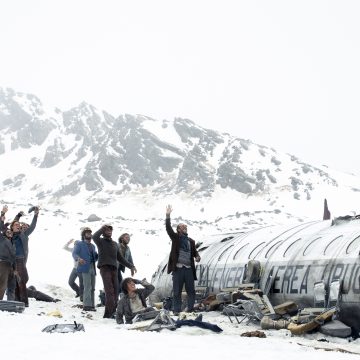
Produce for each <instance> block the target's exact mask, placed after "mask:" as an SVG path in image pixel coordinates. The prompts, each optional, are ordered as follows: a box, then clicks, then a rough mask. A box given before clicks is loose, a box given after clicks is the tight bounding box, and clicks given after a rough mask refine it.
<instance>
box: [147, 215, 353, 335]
mask: <svg viewBox="0 0 360 360" xmlns="http://www.w3.org/2000/svg"><path fill="white" fill-rule="evenodd" d="M198 252H199V254H200V256H201V261H200V263H198V264H197V268H196V271H197V278H198V280H197V282H196V283H195V286H196V287H197V289H199V288H202V289H206V293H207V294H218V293H220V292H223V291H226V289H232V288H238V287H240V286H241V284H244V283H249V282H252V281H253V280H254V279H255V281H256V282H257V283H258V284H257V285H258V288H259V289H261V290H262V291H263V292H264V293H266V294H267V295H268V298H269V300H270V301H271V303H272V304H273V305H278V304H281V303H284V302H285V301H293V302H295V303H296V304H297V305H298V306H299V308H305V307H312V306H314V293H315V287H316V284H319V283H323V285H324V289H325V294H326V295H325V298H324V304H327V303H328V300H329V298H330V296H329V294H330V289H331V285H332V284H333V283H334V282H337V283H339V284H340V288H339V293H338V295H339V296H338V302H337V304H336V305H338V308H339V318H340V320H341V321H342V322H343V323H345V324H347V325H348V326H351V327H352V328H353V329H354V330H355V331H357V332H359V331H360V256H359V252H360V216H345V217H341V218H336V219H334V220H322V221H312V222H306V223H301V224H297V225H293V226H267V227H263V228H259V229H257V230H250V231H246V232H234V233H227V234H222V235H215V236H209V237H208V238H206V239H205V240H204V241H202V242H201V243H199V244H198ZM167 261H168V259H167V258H166V259H164V260H163V262H162V263H161V264H160V265H159V267H158V269H157V271H156V272H155V273H154V274H153V276H152V284H153V285H154V286H155V288H156V291H155V292H154V295H153V297H152V298H151V301H154V302H155V301H160V300H161V299H163V298H166V297H168V296H171V293H172V279H171V275H168V274H167V269H166V267H167ZM254 261H255V263H257V264H259V265H260V268H259V271H258V273H257V274H255V273H254V272H256V271H255V269H254V268H253V267H252V266H250V265H251V264H253V263H254ZM254 274H255V278H254Z"/></svg>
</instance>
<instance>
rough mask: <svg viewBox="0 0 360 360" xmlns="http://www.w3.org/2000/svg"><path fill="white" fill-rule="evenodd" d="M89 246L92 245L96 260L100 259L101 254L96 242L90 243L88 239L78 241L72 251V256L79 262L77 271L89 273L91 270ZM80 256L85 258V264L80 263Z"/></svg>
mask: <svg viewBox="0 0 360 360" xmlns="http://www.w3.org/2000/svg"><path fill="white" fill-rule="evenodd" d="M89 246H91V248H92V250H93V253H94V257H95V258H94V260H95V262H96V261H97V260H98V258H99V256H98V253H97V251H96V247H95V245H94V244H91V243H90V244H89V243H88V242H87V241H86V240H82V241H77V242H76V243H75V246H74V250H73V252H72V256H73V258H74V260H75V261H76V262H77V268H76V271H77V272H78V273H88V272H89V270H90V264H91V257H90V250H89ZM79 258H81V259H83V260H85V264H83V265H81V264H80V263H79Z"/></svg>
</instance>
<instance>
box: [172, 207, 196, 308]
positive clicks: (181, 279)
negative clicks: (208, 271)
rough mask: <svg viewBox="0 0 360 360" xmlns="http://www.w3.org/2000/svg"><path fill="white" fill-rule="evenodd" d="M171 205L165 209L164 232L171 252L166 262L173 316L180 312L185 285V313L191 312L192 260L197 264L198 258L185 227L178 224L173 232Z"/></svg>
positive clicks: (193, 267) (192, 303) (193, 264)
mask: <svg viewBox="0 0 360 360" xmlns="http://www.w3.org/2000/svg"><path fill="white" fill-rule="evenodd" d="M171 212H172V207H171V205H168V206H167V207H166V220H165V226H166V232H167V233H168V235H169V237H170V239H171V251H170V255H169V262H168V270H167V271H168V274H171V273H172V278H173V293H174V294H173V295H174V299H173V300H174V301H173V310H174V314H175V315H176V314H178V313H179V312H180V311H181V293H182V289H183V286H184V284H185V290H186V294H187V309H186V310H187V311H189V312H190V311H193V309H194V303H195V283H194V282H195V280H197V278H196V270H195V262H194V259H195V260H196V261H197V262H199V261H200V256H199V253H198V252H197V250H196V247H195V241H194V240H193V239H191V238H189V237H188V234H187V226H186V225H185V224H179V225H178V226H177V228H176V231H177V232H175V231H174V230H173V229H172V227H171V220H170V214H171Z"/></svg>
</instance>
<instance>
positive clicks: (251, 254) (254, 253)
mask: <svg viewBox="0 0 360 360" xmlns="http://www.w3.org/2000/svg"><path fill="white" fill-rule="evenodd" d="M264 244H265V241H264V242H262V243H260V244H259V245H258V246H256V247H254V249H253V250H252V252H251V253H250V254H249V256H248V259H255V257H256V255H257V254H259V252H260V251H261V250H262V248H263V246H262V245H264ZM259 247H261V248H260V249H259ZM256 250H259V251H258V252H256Z"/></svg>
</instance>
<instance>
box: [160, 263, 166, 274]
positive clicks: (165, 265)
mask: <svg viewBox="0 0 360 360" xmlns="http://www.w3.org/2000/svg"><path fill="white" fill-rule="evenodd" d="M166 267H167V263H166V264H165V265H164V267H163V269H162V270H161V273H163V272H164V271H165V269H166Z"/></svg>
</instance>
